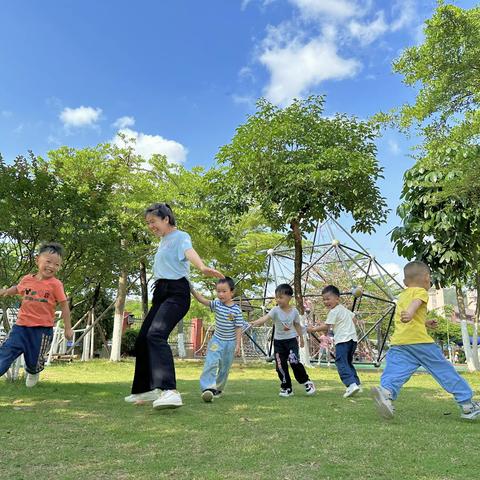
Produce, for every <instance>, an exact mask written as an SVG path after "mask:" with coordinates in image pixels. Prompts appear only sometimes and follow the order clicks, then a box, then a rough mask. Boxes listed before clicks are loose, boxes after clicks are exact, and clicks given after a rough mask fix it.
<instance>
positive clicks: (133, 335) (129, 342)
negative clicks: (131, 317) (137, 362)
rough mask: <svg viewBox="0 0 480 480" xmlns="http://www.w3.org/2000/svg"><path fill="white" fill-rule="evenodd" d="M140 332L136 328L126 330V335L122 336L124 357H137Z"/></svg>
mask: <svg viewBox="0 0 480 480" xmlns="http://www.w3.org/2000/svg"><path fill="white" fill-rule="evenodd" d="M138 332H139V330H137V329H134V328H129V329H128V330H125V333H124V334H123V336H122V346H121V354H122V355H127V356H130V357H134V356H135V342H136V341H137V337H138Z"/></svg>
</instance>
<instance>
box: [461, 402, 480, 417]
mask: <svg viewBox="0 0 480 480" xmlns="http://www.w3.org/2000/svg"><path fill="white" fill-rule="evenodd" d="M460 407H461V408H462V414H461V415H460V416H461V417H462V418H465V419H466V420H475V419H477V418H479V417H480V403H479V402H473V401H472V402H470V403H464V404H462V405H460Z"/></svg>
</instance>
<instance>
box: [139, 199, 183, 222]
mask: <svg viewBox="0 0 480 480" xmlns="http://www.w3.org/2000/svg"><path fill="white" fill-rule="evenodd" d="M147 215H155V216H157V217H160V218H161V219H162V220H163V219H164V218H166V217H168V223H169V225H171V226H172V227H174V226H175V225H176V224H177V222H176V221H175V215H174V214H173V211H172V209H171V208H170V205H169V204H168V203H154V204H152V205H150V206H149V207H148V208H147V209H146V210H145V216H147Z"/></svg>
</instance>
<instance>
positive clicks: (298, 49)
mask: <svg viewBox="0 0 480 480" xmlns="http://www.w3.org/2000/svg"><path fill="white" fill-rule="evenodd" d="M267 43H268V47H267V48H266V49H265V51H264V52H263V53H262V54H261V55H260V58H259V60H260V62H261V63H262V64H263V65H265V66H266V67H267V69H268V70H269V71H270V75H271V78H270V83H269V84H268V86H267V87H266V89H265V95H266V97H267V98H268V99H269V100H270V101H272V102H273V103H277V104H280V105H285V104H288V103H289V102H291V100H292V99H293V98H296V97H300V96H301V95H302V94H303V93H304V92H306V91H307V90H308V89H309V88H311V87H314V86H316V85H318V84H319V83H321V82H322V81H325V80H339V79H342V78H348V77H353V76H354V75H355V74H356V73H357V72H358V70H359V69H360V63H359V62H358V61H357V60H355V59H345V58H342V57H341V56H340V55H339V54H338V52H337V48H336V46H335V44H334V43H332V42H330V41H329V40H327V39H325V38H315V39H313V40H310V41H308V42H307V43H303V42H302V41H301V40H298V39H294V40H292V41H290V42H287V44H284V45H282V44H281V43H275V39H273V38H272V37H270V38H269V39H268V41H267Z"/></svg>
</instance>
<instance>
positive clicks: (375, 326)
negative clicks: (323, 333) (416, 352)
mask: <svg viewBox="0 0 480 480" xmlns="http://www.w3.org/2000/svg"><path fill="white" fill-rule="evenodd" d="M266 260H267V273H266V279H265V284H264V289H263V296H262V297H255V298H248V299H242V300H240V301H239V303H240V305H241V304H242V302H248V304H249V305H250V306H252V308H253V309H255V308H256V309H259V310H260V315H263V314H265V313H266V312H268V311H269V310H270V309H271V308H272V307H273V306H274V305H275V302H274V299H275V287H276V285H278V284H280V283H288V284H290V285H293V278H294V273H293V272H294V260H295V250H294V249H293V248H290V247H289V246H288V245H286V239H285V240H284V241H283V242H282V243H281V244H279V245H277V246H276V247H274V248H271V249H269V250H267V252H266ZM327 284H334V285H336V286H337V287H338V288H339V289H340V290H341V292H342V294H341V301H342V303H343V304H344V305H345V306H346V307H347V308H349V309H351V310H352V311H353V312H355V316H356V321H357V331H358V333H359V342H358V348H357V358H356V361H357V362H364V363H372V364H374V365H376V366H379V365H380V363H381V361H382V359H383V357H384V355H385V346H386V341H387V339H388V336H389V332H390V327H391V325H392V322H393V316H394V313H395V307H396V303H395V298H396V295H397V293H398V292H399V291H400V290H401V289H402V288H403V287H402V285H401V284H400V283H399V282H398V281H397V279H396V278H395V277H394V276H393V275H391V274H390V273H389V272H388V271H387V270H386V269H385V268H384V267H383V266H382V265H381V264H380V263H379V262H378V260H377V259H376V258H375V256H373V255H371V254H370V253H369V252H368V251H367V250H366V248H364V247H363V246H362V245H361V244H360V243H359V242H358V241H357V240H356V239H355V238H354V237H353V236H352V235H351V234H350V233H349V232H348V231H347V230H346V229H345V228H344V227H342V226H341V225H340V223H339V222H337V221H336V220H335V219H333V218H331V217H329V218H328V219H327V220H326V221H324V222H321V223H320V222H319V223H318V225H317V228H316V230H315V232H314V234H313V236H312V238H311V239H307V240H304V244H303V257H302V274H301V285H302V295H303V298H304V310H305V315H304V321H305V324H307V325H308V324H310V323H313V322H315V320H316V319H322V320H324V319H325V317H326V315H327V310H326V308H325V307H324V306H323V303H322V301H321V294H320V292H321V290H322V288H323V287H324V286H325V285H327ZM306 340H308V341H307V342H306V347H305V348H306V350H305V351H303V352H302V353H303V356H304V359H305V362H306V363H307V364H308V363H309V361H310V358H311V357H314V356H315V352H317V353H318V348H319V346H320V340H319V338H318V336H317V335H315V334H310V335H309V336H306ZM309 343H310V346H309ZM258 344H259V346H260V347H261V350H263V351H264V353H265V354H266V355H265V357H266V358H267V360H271V358H272V356H271V354H272V344H273V332H272V334H271V336H270V338H269V340H268V342H267V343H263V342H258Z"/></svg>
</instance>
